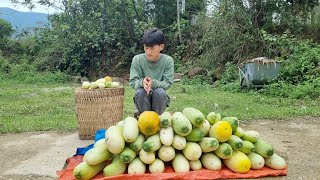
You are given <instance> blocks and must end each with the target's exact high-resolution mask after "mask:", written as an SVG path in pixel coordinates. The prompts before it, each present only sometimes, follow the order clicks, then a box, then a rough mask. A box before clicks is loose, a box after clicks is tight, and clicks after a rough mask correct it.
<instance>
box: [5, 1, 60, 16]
mask: <svg viewBox="0 0 320 180" xmlns="http://www.w3.org/2000/svg"><path fill="white" fill-rule="evenodd" d="M35 5H36V6H35V8H34V9H32V11H30V9H28V8H27V7H25V6H22V5H15V4H12V3H11V1H10V0H0V7H8V8H12V9H15V10H17V11H23V12H40V13H46V14H52V13H55V12H57V10H55V9H54V8H48V7H46V6H41V5H39V4H35Z"/></svg>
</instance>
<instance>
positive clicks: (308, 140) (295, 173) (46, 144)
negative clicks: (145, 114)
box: [0, 117, 320, 180]
mask: <svg viewBox="0 0 320 180" xmlns="http://www.w3.org/2000/svg"><path fill="white" fill-rule="evenodd" d="M241 127H243V129H245V130H256V131H258V132H259V133H260V137H261V138H262V139H264V140H267V141H269V142H271V143H272V144H273V146H274V149H275V151H276V152H277V153H278V154H280V155H281V156H282V157H284V158H285V160H286V161H287V163H288V165H289V169H288V175H287V176H281V177H266V178H261V179H266V180H270V179H275V180H283V179H295V180H296V179H306V180H313V179H314V180H316V179H319V177H320V162H319V160H320V155H319V154H320V150H319V149H320V140H319V139H320V118H319V117H317V118H314V117H304V118H296V119H291V120H256V121H250V122H241ZM91 143H93V140H79V139H78V134H77V132H70V133H57V132H31V133H20V134H0V144H1V145H0V152H1V154H0V159H1V165H0V179H5V180H10V179H12V180H20V179H21V180H22V179H24V180H25V179H32V180H34V179H39V180H40V179H41V180H46V179H57V178H58V176H57V175H56V171H57V170H60V169H62V168H63V165H64V163H65V160H66V159H67V158H68V157H71V156H73V155H74V154H75V152H76V149H77V147H86V146H87V145H89V144H91Z"/></svg>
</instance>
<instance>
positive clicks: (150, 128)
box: [138, 111, 160, 136]
mask: <svg viewBox="0 0 320 180" xmlns="http://www.w3.org/2000/svg"><path fill="white" fill-rule="evenodd" d="M138 126H139V130H140V132H142V134H144V135H146V136H151V135H154V134H156V133H157V132H158V130H159V127H160V117H159V115H158V114H157V113H156V112H154V111H144V112H143V113H141V114H140V116H139V119H138Z"/></svg>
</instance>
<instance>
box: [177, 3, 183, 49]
mask: <svg viewBox="0 0 320 180" xmlns="http://www.w3.org/2000/svg"><path fill="white" fill-rule="evenodd" d="M179 2H180V1H179V0H177V25H178V35H179V43H180V44H181V43H182V35H181V29H180V3H179Z"/></svg>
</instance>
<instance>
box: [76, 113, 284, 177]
mask: <svg viewBox="0 0 320 180" xmlns="http://www.w3.org/2000/svg"><path fill="white" fill-rule="evenodd" d="M107 162H109V163H107ZM110 162H111V163H110ZM223 164H224V165H225V166H226V167H228V168H229V169H230V170H232V171H234V172H236V173H246V172H248V171H249V170H250V169H261V168H262V167H264V166H267V167H270V168H272V169H285V168H286V167H287V164H286V162H285V160H284V159H283V158H282V157H281V156H279V155H278V154H276V153H275V151H274V149H273V146H272V144H271V143H270V142H267V141H265V140H263V139H261V138H260V137H259V133H258V132H257V131H254V130H244V129H242V128H241V127H240V126H239V120H238V119H237V118H236V117H221V115H220V114H219V113H214V112H211V113H209V114H207V116H205V115H204V114H203V113H202V112H201V111H199V110H198V109H196V108H193V107H187V108H184V109H183V111H182V112H174V113H172V114H171V113H169V112H164V113H163V114H161V115H160V116H159V115H158V114H156V113H155V112H153V111H145V112H143V113H142V114H141V115H140V116H139V118H138V119H135V118H133V117H127V118H125V119H124V120H122V121H120V122H118V123H117V124H116V125H114V126H111V127H109V128H108V129H107V131H106V134H105V138H104V139H101V140H99V141H97V142H96V143H95V144H94V147H93V148H92V149H90V150H89V151H87V152H86V153H85V155H84V157H83V162H81V163H80V164H78V165H77V166H76V167H75V168H74V170H73V174H74V176H75V178H76V179H91V178H92V177H94V176H95V175H97V174H99V173H100V172H103V175H104V176H106V177H109V176H116V175H121V174H125V173H128V174H144V173H163V172H164V170H165V167H166V166H168V165H170V166H172V167H173V169H174V171H175V172H176V173H180V172H188V171H196V170H200V169H202V168H206V169H209V170H214V171H219V170H220V169H221V167H222V165H223Z"/></svg>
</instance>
